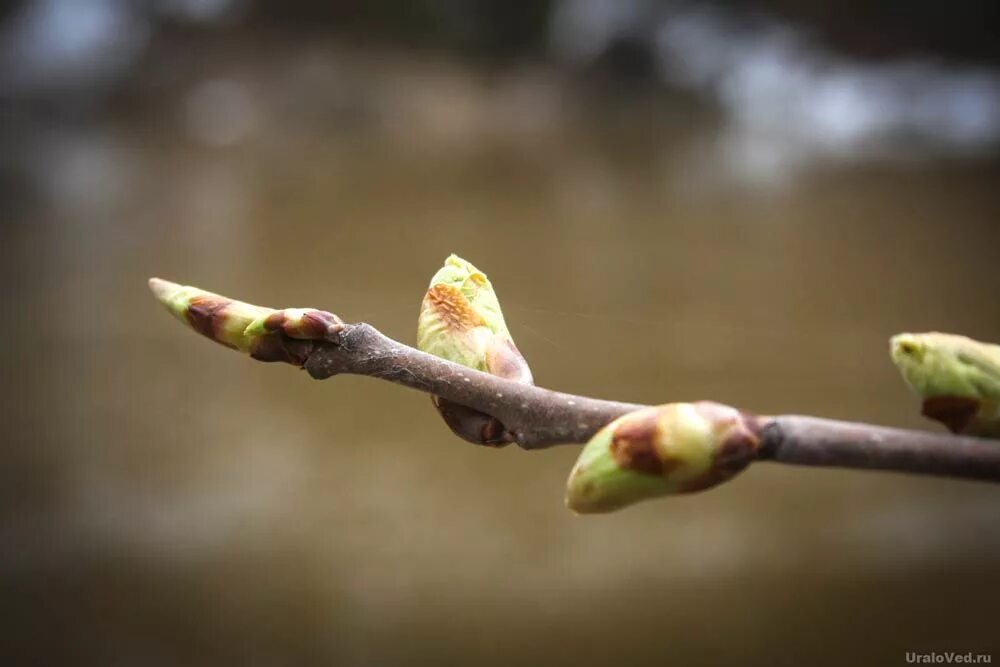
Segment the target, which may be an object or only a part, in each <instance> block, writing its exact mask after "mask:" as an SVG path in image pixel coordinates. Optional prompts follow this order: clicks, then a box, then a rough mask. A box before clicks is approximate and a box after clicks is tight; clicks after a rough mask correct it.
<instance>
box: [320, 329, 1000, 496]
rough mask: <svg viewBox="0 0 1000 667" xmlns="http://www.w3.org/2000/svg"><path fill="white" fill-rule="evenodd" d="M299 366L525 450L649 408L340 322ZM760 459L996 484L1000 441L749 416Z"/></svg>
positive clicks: (578, 439)
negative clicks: (369, 380)
mask: <svg viewBox="0 0 1000 667" xmlns="http://www.w3.org/2000/svg"><path fill="white" fill-rule="evenodd" d="M303 367H304V368H305V369H306V370H307V371H308V372H309V374H310V375H311V376H312V377H313V378H316V379H325V378H328V377H331V376H333V375H338V374H341V373H349V374H354V375H367V376H370V377H375V378H380V379H383V380H389V381H390V382H395V383H397V384H401V385H404V386H407V387H410V388H412V389H417V390H419V391H423V392H427V393H429V394H435V395H438V396H441V397H443V398H446V399H448V400H451V401H454V402H455V403H459V404H462V405H466V406H468V407H471V408H474V409H476V410H479V411H480V412H484V413H486V414H489V415H492V416H494V417H496V418H497V419H499V420H500V421H501V422H502V423H503V424H504V426H505V427H506V428H507V430H508V431H509V432H510V433H511V434H512V435H513V437H514V439H515V441H516V443H517V444H518V445H519V446H521V447H522V448H524V449H540V448H544V447H549V446H552V445H556V444H570V443H584V442H586V441H588V440H589V439H590V438H591V437H592V436H593V435H594V434H595V433H596V432H597V431H598V430H600V429H601V428H602V427H603V426H605V425H606V424H608V423H609V422H611V421H613V420H614V419H616V418H618V417H620V416H622V415H624V414H627V413H629V412H633V411H635V410H638V409H640V408H643V407H646V406H643V405H638V404H634V403H620V402H617V401H606V400H601V399H595V398H588V397H585V396H576V395H573V394H565V393H561V392H556V391H551V390H548V389H542V388H540V387H534V386H530V385H525V384H521V383H519V382H515V381H512V380H505V379H503V378H499V377H496V376H493V375H489V374H487V373H482V372H479V371H475V370H472V369H469V368H466V367H465V366H461V365H458V364H455V363H452V362H450V361H446V360H444V359H441V358H438V357H435V356H432V355H430V354H426V353H424V352H421V351H419V350H416V349H414V348H412V347H409V346H407V345H403V344H402V343H399V342H397V341H395V340H392V339H391V338H388V337H387V336H385V335H383V334H382V333H381V332H379V331H378V330H377V329H375V328H374V327H372V326H370V325H368V324H345V325H343V327H342V328H341V329H340V331H339V332H338V333H337V334H336V335H333V336H331V337H330V340H329V341H327V342H323V343H318V344H315V346H314V347H313V348H312V350H311V351H310V352H309V353H308V354H307V357H306V360H305V362H304V364H303ZM751 422H752V423H754V424H755V425H756V430H757V433H758V435H759V437H760V440H761V445H760V450H759V454H758V459H759V460H768V461H775V462H778V463H788V464H794V465H808V466H822V467H838V468H856V469H872V470H895V471H898V472H909V473H919V474H925V475H941V476H950V477H961V478H967V479H980V480H989V481H994V482H1000V442H997V441H991V440H986V439H982V438H973V437H966V436H957V435H949V434H935V433H927V432H923V431H911V430H903V429H896V428H888V427H883V426H875V425H870V424H859V423H852V422H843V421H834V420H829V419H819V418H815V417H803V416H796V415H782V416H776V417H756V418H753V419H751Z"/></svg>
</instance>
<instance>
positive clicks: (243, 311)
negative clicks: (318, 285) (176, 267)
mask: <svg viewBox="0 0 1000 667" xmlns="http://www.w3.org/2000/svg"><path fill="white" fill-rule="evenodd" d="M149 288H150V290H152V292H153V294H154V295H155V296H156V298H157V299H158V300H159V301H160V303H162V304H163V305H164V306H165V307H166V308H167V310H168V311H170V313H171V314H173V315H174V317H176V318H177V319H178V320H180V321H181V322H183V323H184V324H186V325H188V326H189V327H191V328H192V329H194V330H195V331H197V332H198V333H200V334H202V335H203V336H205V337H207V338H210V339H212V340H214V341H215V342H217V343H219V344H221V345H225V346H226V347H228V348H231V349H234V350H238V351H240V352H243V353H244V354H249V355H250V356H251V357H253V358H254V359H257V360H259V361H283V362H285V363H290V364H293V365H295V366H302V365H303V364H304V363H305V361H306V359H308V358H309V354H310V353H311V352H312V351H313V349H314V348H315V343H316V342H317V341H322V340H327V341H334V342H335V341H336V336H337V334H339V333H340V330H341V329H342V328H343V326H344V323H343V322H342V321H341V320H340V318H339V317H337V316H336V315H334V314H333V313H328V312H325V311H322V310H315V309H312V308H288V309H285V310H275V309H273V308H264V307H262V306H255V305H252V304H249V303H244V302H242V301H236V300H235V299H229V298H227V297H224V296H220V295H218V294H213V293H212V292H207V291H205V290H203V289H199V288H197V287H190V286H185V285H178V284H177V283H172V282H170V281H169V280H161V279H159V278H150V280H149Z"/></svg>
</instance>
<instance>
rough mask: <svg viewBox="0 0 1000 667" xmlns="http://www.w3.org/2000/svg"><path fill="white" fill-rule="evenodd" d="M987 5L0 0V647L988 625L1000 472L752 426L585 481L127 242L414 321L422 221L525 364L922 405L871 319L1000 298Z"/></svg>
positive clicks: (461, 652) (208, 274)
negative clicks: (653, 488) (735, 456)
mask: <svg viewBox="0 0 1000 667" xmlns="http://www.w3.org/2000/svg"><path fill="white" fill-rule="evenodd" d="M998 14H1000V12H997V7H996V3H995V2H992V1H990V0H980V1H970V2H961V3H942V2H931V1H927V0H911V1H908V2H902V1H898V0H881V1H880V2H874V3H872V2H857V1H852V2H838V3H820V2H786V1H784V0H761V1H759V2H751V1H746V2H735V1H734V2H718V3H714V4H705V3H691V2H683V1H680V0H676V1H655V0H619V1H615V0H551V1H548V2H545V1H540V2H534V3H509V2H502V1H500V0H475V1H471V2H456V1H453V0H416V1H411V2H397V1H393V0H379V1H376V2H367V3H348V2H321V1H318V0H317V1H309V0H295V1H291V2H283V3H266V2H262V1H252V0H132V1H130V0H38V1H35V2H27V1H13V2H11V1H8V2H3V3H0V119H2V122H0V207H2V208H0V210H2V212H3V215H2V222H0V271H2V276H3V280H2V283H0V284H2V287H0V289H2V296H3V299H4V303H5V305H6V307H7V309H8V310H7V312H8V315H9V316H10V317H9V318H8V321H7V322H8V323H7V325H6V327H5V329H6V331H7V334H6V337H5V343H4V345H3V353H2V355H0V364H2V370H3V374H4V378H5V379H6V382H5V383H4V389H3V394H2V399H3V400H2V401H0V415H2V426H3V432H4V438H3V440H4V442H5V445H4V457H3V458H4V460H3V463H2V464H0V475H2V478H0V586H2V594H0V618H2V620H3V631H2V633H0V657H2V658H3V663H4V664H9V665H14V664H39V665H43V664H44V665H89V664H93V665H222V664H247V665H307V664H335V665H416V664H455V663H457V664H476V665H511V664H564V663H565V664H569V663H572V664H576V665H583V664H649V665H653V664H656V665H661V664H667V663H670V662H674V663H677V664H682V665H684V664H692V665H695V664H719V663H736V664H746V665H776V664H788V665H798V664H812V665H844V664H859V665H860V664H887V665H888V664H904V663H905V652H906V651H934V650H937V651H973V652H991V653H993V654H994V655H997V653H998V652H1000V633H998V632H997V631H996V618H997V614H998V612H1000V602H998V600H1000V521H998V518H1000V496H998V492H997V490H996V489H995V488H991V487H990V486H987V485H984V484H978V483H970V482H958V481H949V480H943V479H922V478H918V477H907V476H898V475H890V474H874V473H865V472H844V471H834V470H813V469H806V468H792V467H783V466H776V465H770V464H761V465H760V466H756V467H754V469H753V470H751V471H750V472H748V473H747V474H745V475H744V476H742V477H741V478H739V479H738V480H736V481H734V482H733V483H731V484H727V485H725V486H723V487H721V488H719V489H716V490H713V491H710V492H707V493H704V494H700V495H694V496H690V497H682V498H673V499H666V500H661V501H659V502H649V503H645V504H643V505H640V506H637V507H634V508H630V509H627V510H625V511H623V512H621V513H618V514H613V515H609V516H602V517H588V518H579V517H575V516H573V515H571V514H570V513H569V512H568V511H567V510H565V509H564V508H563V503H562V494H563V485H564V482H565V478H566V476H567V474H568V472H569V469H570V467H571V465H572V463H573V461H574V460H575V457H576V455H577V453H578V451H579V450H578V448H577V447H563V448H555V449H551V450H547V451H541V452H532V453H527V452H523V451H519V450H517V449H516V448H507V449H503V450H490V449H487V448H476V447H473V446H471V445H468V444H465V443H463V442H460V441H458V440H456V439H455V438H454V437H452V436H451V435H450V433H449V432H448V431H447V429H446V428H445V427H444V425H443V424H442V423H440V421H439V419H438V417H437V415H436V414H435V412H434V411H433V410H432V409H431V405H430V400H429V399H428V398H427V397H426V396H422V395H420V394H417V393H415V392H410V391H408V390H403V389H401V388H398V387H395V386H392V385H389V384H388V383H381V382H376V381H373V380H371V379H368V378H356V377H340V378H334V379H331V380H329V381H326V382H322V383H317V382H313V381H310V380H309V379H308V377H307V376H306V375H305V374H304V373H302V372H297V371H295V370H294V369H290V368H288V367H285V366H278V365H264V364H256V363H251V362H250V361H249V360H247V359H246V358H242V357H240V356H239V355H235V354H232V353H230V352H227V351H225V350H223V349H222V348H220V347H216V346H213V345H211V344H209V343H208V342H206V341H205V340H204V339H201V338H199V337H197V336H195V335H193V334H192V333H190V332H188V331H185V330H184V329H183V328H182V327H180V326H179V325H178V324H177V323H176V322H174V321H173V320H172V319H171V318H170V317H169V316H168V315H167V314H166V313H165V312H164V311H163V309H162V308H161V307H160V306H159V305H158V304H157V303H156V302H155V301H154V300H153V298H152V297H151V296H150V295H149V293H148V292H147V289H146V279H147V278H148V277H149V276H151V275H158V276H160V277H163V278H167V279H171V280H175V281H180V282H184V283H188V284H195V285H198V286H201V287H204V288H206V289H209V290H212V291H216V292H220V293H223V294H226V295H229V296H233V297H236V298H242V299H246V300H249V301H253V302H256V303H261V304H264V305H269V306H275V307H284V306H314V307H319V308H325V309H329V310H332V311H334V312H336V313H338V314H340V315H341V316H342V317H344V318H345V319H349V320H354V321H358V320H364V321H368V322H371V323H372V324H374V325H375V326H377V327H379V328H380V329H382V330H383V331H384V332H385V333H387V334H389V335H391V336H394V337H396V338H398V339H400V340H402V341H404V342H412V341H413V333H414V328H415V322H416V314H417V309H418V307H419V303H420V299H421V297H422V295H423V290H424V288H425V286H426V283H427V281H428V280H429V278H430V276H431V275H432V274H433V273H434V271H435V270H436V268H437V267H438V265H439V264H440V262H441V261H442V260H443V259H444V258H445V256H446V255H447V254H448V253H450V252H457V253H459V254H461V255H463V256H465V257H466V258H468V259H470V260H471V261H473V262H475V263H476V264H477V265H479V266H480V267H481V268H483V269H484V270H485V271H487V272H488V273H489V275H490V277H491V278H492V279H493V282H494V284H495V286H496V287H497V289H498V292H499V294H500V297H501V300H502V302H503V304H504V309H505V312H506V314H507V318H508V324H509V325H510V328H511V330H512V331H513V333H514V337H515V339H516V340H517V342H518V345H519V346H520V348H521V350H522V351H523V352H524V353H525V355H526V357H527V358H528V360H529V361H530V362H531V365H532V368H533V370H534V373H535V377H536V379H537V381H538V382H539V383H540V384H542V385H543V386H548V387H553V388H559V389H562V390H565V391H573V392H578V393H584V394H591V395H597V396H602V397H609V398H617V399H622V400H630V401H637V402H649V403H661V402H667V401H671V400H694V399H701V398H713V399H716V400H720V401H724V402H728V403H732V404H735V405H738V406H740V407H743V408H746V409H750V410H754V411H758V412H762V413H765V414H766V413H782V412H791V413H807V414H816V415H821V416H827V417H833V418H845V419H856V420H863V421H872V422H877V423H884V424H891V425H899V426H907V427H918V428H929V429H935V428H937V427H936V426H935V425H932V424H930V423H926V422H924V421H923V420H922V419H921V418H920V417H919V416H918V414H917V411H918V406H917V402H916V399H915V398H914V397H912V396H911V395H910V394H909V392H908V390H907V389H906V388H905V387H904V385H903V384H902V382H901V380H900V379H899V378H898V376H897V373H896V371H895V369H894V368H893V366H892V364H891V363H890V361H889V358H888V349H887V347H888V344H887V339H888V337H889V336H890V335H891V334H893V333H896V332H899V331H906V330H916V331H923V330H943V331H953V332H961V333H965V334H968V335H972V336H974V337H977V338H981V339H985V340H993V341H1000V298H998V295H1000V271H998V259H1000V226H998V225H997V222H998V219H1000V179H998V177H1000V160H998V156H1000V40H997V39H996V37H997V35H998V34H1000V17H998ZM998 659H1000V658H998Z"/></svg>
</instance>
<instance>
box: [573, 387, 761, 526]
mask: <svg viewBox="0 0 1000 667" xmlns="http://www.w3.org/2000/svg"><path fill="white" fill-rule="evenodd" d="M759 445H760V440H759V437H758V433H757V426H756V423H755V420H754V419H753V418H751V417H748V416H747V415H744V414H743V413H742V412H740V411H739V410H736V409H735V408H731V407H729V406H726V405H721V404H719V403H712V402H708V401H701V402H698V403H669V404H667V405H660V406H656V407H651V408H644V409H642V410H637V411H635V412H630V413H629V414H627V415H624V416H623V417H619V418H618V419H616V420H615V421H613V422H611V423H610V424H608V425H607V426H605V427H604V428H603V429H601V430H600V431H599V432H598V433H597V434H596V435H595V436H594V437H593V438H592V439H591V440H590V442H588V443H587V444H586V446H585V447H584V448H583V451H582V452H581V454H580V457H579V459H577V462H576V465H575V466H574V467H573V471H572V472H571V473H570V476H569V482H568V484H567V489H566V505H567V507H569V508H570V509H571V510H573V511H574V512H577V513H579V514H591V513H599V512H610V511H612V510H616V509H619V508H621V507H625V506H626V505H630V504H632V503H635V502H638V501H640V500H644V499H647V498H656V497H659V496H666V495H672V494H677V493H691V492H694V491H701V490H703V489H707V488H710V487H712V486H715V485H717V484H720V483H722V482H724V481H726V480H728V479H730V478H731V477H733V476H734V475H736V474H737V473H738V472H740V471H741V470H743V469H744V468H745V467H746V466H747V465H749V464H750V462H751V461H753V460H754V459H755V458H756V456H757V450H758V447H759Z"/></svg>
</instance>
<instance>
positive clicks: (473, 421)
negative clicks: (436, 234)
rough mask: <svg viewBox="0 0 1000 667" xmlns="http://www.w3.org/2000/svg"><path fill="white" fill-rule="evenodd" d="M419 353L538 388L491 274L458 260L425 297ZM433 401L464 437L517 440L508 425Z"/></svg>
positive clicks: (502, 441)
mask: <svg viewBox="0 0 1000 667" xmlns="http://www.w3.org/2000/svg"><path fill="white" fill-rule="evenodd" d="M417 348H418V349H420V350H422V351H424V352H427V353H428V354H433V355H434V356H437V357H441V358H443V359H447V360H449V361H453V362H455V363H457V364H462V365H463V366H468V367H469V368H474V369H475V370H478V371H483V372H486V373H491V374H493V375H497V376H500V377H503V378H506V379H509V380H516V381H517V382H523V383H526V384H531V383H532V377H531V370H530V369H529V368H528V363H527V362H526V361H525V360H524V357H523V356H521V353H520V352H519V351H518V349H517V346H516V345H514V339H513V338H511V335H510V332H509V331H508V330H507V324H506V323H505V322H504V319H503V312H502V311H501V310H500V302H499V301H498V300H497V295H496V292H495V291H494V290H493V285H492V284H490V281H489V279H488V278H487V277H486V274H484V273H483V272H482V271H480V270H479V269H477V268H476V267H475V266H473V265H472V264H471V263H470V262H467V261H465V260H464V259H462V258H461V257H458V256H456V255H451V256H450V257H448V259H447V260H445V263H444V266H443V267H441V269H439V270H438V272H437V273H435V274H434V277H433V278H432V279H431V283H430V286H429V287H428V289H427V293H426V294H425V295H424V300H423V303H422V304H421V306H420V317H419V319H418V321H417ZM433 400H434V405H435V406H436V407H437V408H438V411H439V412H440V413H441V416H442V417H443V418H444V420H445V422H446V423H447V424H448V426H449V427H450V428H451V429H452V431H454V432H455V434H456V435H458V436H459V437H461V438H463V439H465V440H469V441H471V442H476V443H479V444H488V445H504V444H507V443H509V442H510V441H511V439H510V437H509V436H508V434H507V433H506V430H505V429H504V427H503V424H501V423H500V422H499V421H498V420H496V419H495V418H493V417H491V416H490V415H487V414H484V413H482V412H478V411H476V410H473V409H471V408H467V407H465V406H463V405H458V404H456V403H452V402H451V401H446V400H444V399H442V398H439V397H437V396H435V397H433Z"/></svg>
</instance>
